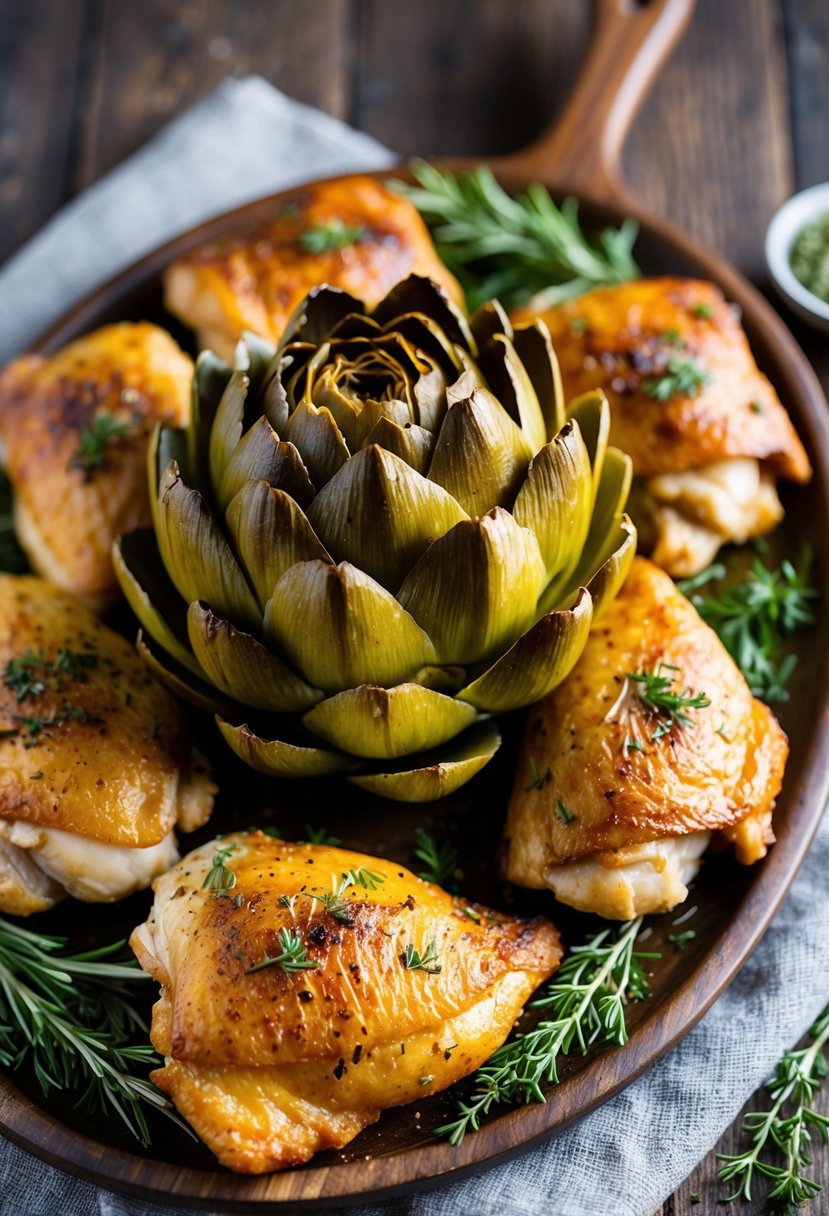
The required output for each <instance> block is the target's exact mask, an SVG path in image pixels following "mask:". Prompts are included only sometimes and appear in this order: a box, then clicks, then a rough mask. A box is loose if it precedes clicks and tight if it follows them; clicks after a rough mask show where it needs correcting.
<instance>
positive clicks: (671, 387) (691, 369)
mask: <svg viewBox="0 0 829 1216" xmlns="http://www.w3.org/2000/svg"><path fill="white" fill-rule="evenodd" d="M710 381H711V373H710V372H708V371H706V369H705V368H704V367H702V366H701V365H700V364H699V363H698V362H697V361H696V360H695V359H691V358H690V357H688V356H687V355H682V354H678V353H674V354H670V355H669V356H668V362H667V365H666V371H665V372H664V374H663V375H661V376H653V377H650V378H649V379H647V380H644V381H643V382H642V391H643V392H645V393H647V395H648V396H649V397H653V399H654V400H655V401H667V400H668V398H669V397H673V396H674V395H675V394H677V393H682V394H683V395H685V396H687V397H696V396H698V394H699V391H700V389H701V388H702V386H703V385H705V384H709V383H710Z"/></svg>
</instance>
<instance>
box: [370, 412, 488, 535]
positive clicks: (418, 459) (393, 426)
mask: <svg viewBox="0 0 829 1216" xmlns="http://www.w3.org/2000/svg"><path fill="white" fill-rule="evenodd" d="M373 443H376V444H377V446H378V447H381V448H385V449H386V451H387V452H391V453H392V454H393V455H394V456H398V457H399V458H400V459H401V460H405V462H406V464H407V465H409V467H410V468H412V469H414V471H415V472H416V473H422V474H423V475H424V476H425V474H426V470H427V469H428V467H429V461H430V460H431V459H432V450H433V448H434V446H435V437H434V435H433V434H432V433H431V432H430V431H427V430H426V429H425V428H424V427H422V426H416V425H415V424H414V423H413V422H407V423H406V425H405V426H398V425H397V423H396V422H392V420H391V419H390V418H380V419H379V420H378V421H377V422H375V424H374V426H373V427H372V428H371V430H370V431H369V433H368V435H366V438H365V442H364V443H363V447H364V448H367V447H370V446H371V444H373ZM464 514H466V512H464Z"/></svg>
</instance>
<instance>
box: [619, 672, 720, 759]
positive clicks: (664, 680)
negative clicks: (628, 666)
mask: <svg viewBox="0 0 829 1216" xmlns="http://www.w3.org/2000/svg"><path fill="white" fill-rule="evenodd" d="M678 670H679V668H678V667H674V666H673V664H672V663H660V664H659V666H658V667H657V668H656V670H655V671H636V672H633V671H627V672H625V675H626V677H627V679H628V680H630V681H631V682H632V683H633V684H634V685H635V686H636V692H637V693H638V695H639V699H640V700H641V701H642V703H643V704H644V705H646V706H647V708H648V709H649V710H651V712H652V713H654V714H656V715H657V716H658V717H659V718H660V719H661V721H660V722H659V725H658V726H657V727H656V730H655V731H654V732H653V734H652V735H651V739H654V740H655V739H661V738H662V736H663V735H667V734H668V733H669V731H671V730H672V729H673V728H674V726H677V727H685V726H691V725H692V723H693V718H690V717H689V716H688V714H687V713H686V712H685V711H686V709H705V708H706V707H707V706H708V705H710V704H711V700H710V698H709V697H707V696H706V695H705V693H704V692H695V693H692V692H691V690H690V689H688V688H686V689H685V691H684V692H675V691H674V690H673V688H672V685H673V684H674V681H675V676H673V675H666V674H665V673H666V672H676V671H678Z"/></svg>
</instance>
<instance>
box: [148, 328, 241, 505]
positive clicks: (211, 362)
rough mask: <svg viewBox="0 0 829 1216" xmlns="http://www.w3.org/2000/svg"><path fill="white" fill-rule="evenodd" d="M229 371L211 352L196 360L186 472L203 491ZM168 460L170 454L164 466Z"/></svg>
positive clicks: (230, 373)
mask: <svg viewBox="0 0 829 1216" xmlns="http://www.w3.org/2000/svg"><path fill="white" fill-rule="evenodd" d="M232 374H233V370H232V368H230V367H228V365H227V364H226V363H225V361H224V359H220V358H219V357H218V355H214V354H213V352H212V351H209V350H203V351H202V352H201V354H200V355H199V357H198V359H196V368H195V371H194V373H193V383H192V389H191V394H192V398H191V403H190V423H189V426H188V428H187V456H188V472H189V475H190V477H191V478H192V480H193V483H194V485H195V487H196V489H197V490H201V491H202V492H204V491H205V490H206V489H207V487H208V484H209V475H210V474H209V458H208V452H209V448H210V431H211V429H212V427H213V421H214V419H215V417H216V411H217V409H218V408H219V402H220V401H221V399H222V394H223V393H224V391H225V389H226V388H227V384H228V381H229V380H230V377H231V375H232ZM171 459H172V455H169V456H168V457H167V460H166V461H165V464H164V467H165V468H166V467H167V465H168V464H169V463H170V460H171ZM179 463H181V462H179Z"/></svg>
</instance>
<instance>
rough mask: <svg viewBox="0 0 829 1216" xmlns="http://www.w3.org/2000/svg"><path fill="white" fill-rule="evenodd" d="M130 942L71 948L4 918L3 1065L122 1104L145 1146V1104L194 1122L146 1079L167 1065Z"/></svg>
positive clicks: (84, 1098) (0, 983)
mask: <svg viewBox="0 0 829 1216" xmlns="http://www.w3.org/2000/svg"><path fill="white" fill-rule="evenodd" d="M123 946H124V943H123V942H115V943H114V944H113V945H111V946H102V947H101V948H99V949H97V950H90V951H86V952H85V953H82V954H67V953H64V951H65V949H66V941H65V939H64V938H61V937H48V936H46V935H45V934H42V933H34V932H32V931H31V930H29V929H23V928H22V927H20V926H19V925H16V924H14V923H13V922H12V921H8V920H6V919H5V918H2V917H0V1065H2V1066H3V1067H4V1068H11V1069H14V1070H16V1069H18V1068H19V1067H21V1066H23V1065H24V1064H26V1063H29V1064H31V1066H32V1068H33V1069H34V1073H35V1076H36V1078H37V1081H38V1084H39V1085H40V1087H41V1089H42V1090H43V1093H44V1094H46V1095H48V1094H49V1093H50V1092H51V1091H52V1090H74V1091H76V1092H77V1093H78V1095H79V1096H78V1106H85V1107H88V1108H92V1109H95V1108H99V1109H100V1108H103V1109H109V1110H111V1111H113V1112H114V1113H115V1114H117V1115H118V1117H119V1118H120V1119H121V1120H122V1121H123V1122H124V1124H125V1125H126V1127H127V1128H129V1130H130V1131H131V1132H132V1133H133V1135H134V1136H136V1137H137V1138H138V1139H139V1140H140V1141H141V1143H142V1144H144V1145H147V1144H149V1142H150V1136H149V1129H148V1127H147V1121H146V1116H145V1109H144V1108H145V1107H146V1106H151V1107H153V1108H154V1109H155V1110H158V1111H160V1112H161V1113H162V1114H164V1115H166V1116H167V1117H168V1118H170V1119H172V1120H173V1122H175V1123H177V1124H179V1126H181V1127H184V1126H185V1125H184V1124H183V1123H182V1122H181V1120H180V1119H178V1118H177V1116H176V1114H175V1112H174V1110H173V1107H172V1104H171V1103H170V1102H168V1100H167V1099H166V1098H165V1097H164V1095H163V1094H162V1093H160V1092H159V1090H157V1089H156V1088H155V1087H154V1086H153V1085H152V1084H151V1083H150V1081H149V1080H147V1079H146V1078H145V1077H142V1076H137V1075H135V1072H134V1069H135V1067H136V1066H137V1067H140V1068H141V1069H142V1070H143V1069H145V1068H150V1067H153V1066H155V1065H159V1064H160V1063H161V1061H160V1059H159V1058H158V1056H157V1055H156V1054H155V1052H154V1051H153V1049H152V1048H151V1047H150V1046H149V1045H148V1044H146V1043H143V1044H139V1045H135V1044H133V1043H132V1042H131V1040H132V1039H133V1038H134V1037H135V1036H136V1035H140V1036H141V1038H144V1039H146V1036H147V1027H146V1024H145V1023H144V1020H143V1018H142V1017H141V1016H140V1014H139V1013H138V1012H137V1011H136V1009H135V1007H134V1005H133V1001H132V996H131V994H132V990H133V988H134V986H135V985H136V984H143V983H146V981H147V980H148V979H149V976H148V975H147V974H146V973H145V972H143V971H141V970H140V969H139V967H138V966H137V964H136V962H135V959H133V958H132V957H131V956H129V957H125V956H124V954H123Z"/></svg>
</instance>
